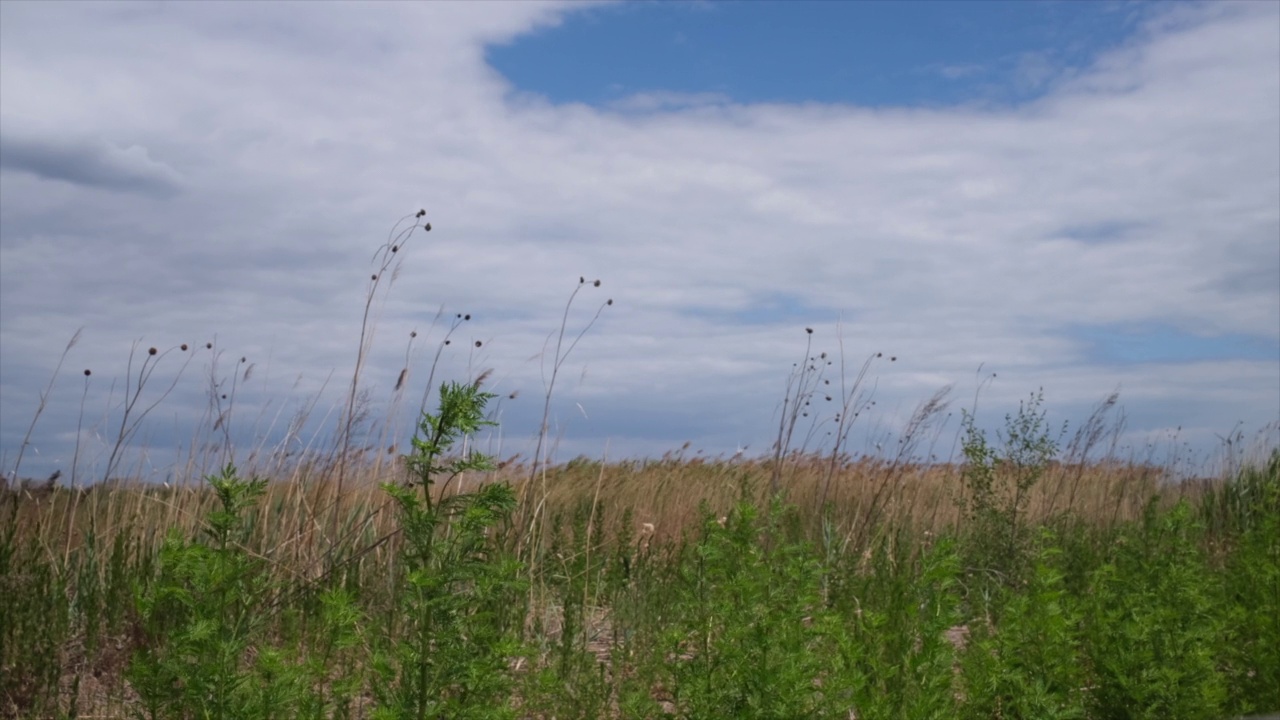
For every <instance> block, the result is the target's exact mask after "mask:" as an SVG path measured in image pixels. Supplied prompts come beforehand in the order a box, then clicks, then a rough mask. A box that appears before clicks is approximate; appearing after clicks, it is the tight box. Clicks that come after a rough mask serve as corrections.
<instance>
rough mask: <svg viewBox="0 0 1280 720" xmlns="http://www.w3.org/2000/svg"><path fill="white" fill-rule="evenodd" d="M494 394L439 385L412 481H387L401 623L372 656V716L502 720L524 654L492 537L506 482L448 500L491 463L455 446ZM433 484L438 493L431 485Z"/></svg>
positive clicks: (502, 518)
mask: <svg viewBox="0 0 1280 720" xmlns="http://www.w3.org/2000/svg"><path fill="white" fill-rule="evenodd" d="M493 397H494V395H493V394H492V393H487V392H482V391H481V390H480V388H479V384H478V383H475V384H462V383H445V384H444V385H442V386H441V388H440V407H439V411H438V412H437V414H435V415H431V414H426V415H424V417H423V419H422V422H421V424H420V426H419V434H418V435H417V436H415V437H414V439H413V448H414V453H413V455H412V456H411V457H410V458H409V468H410V470H411V472H412V478H413V479H412V482H410V483H409V484H407V485H404V486H400V485H390V484H388V485H384V486H383V487H384V489H385V490H386V492H387V493H388V494H389V495H390V496H391V497H392V499H393V500H394V501H395V503H396V506H397V510H398V517H399V522H400V526H401V528H402V531H403V535H404V538H403V540H404V542H403V546H402V550H401V558H400V559H401V562H402V566H403V571H404V577H403V581H402V582H403V584H402V587H401V593H400V610H401V615H400V617H401V623H402V624H401V627H400V628H398V640H397V641H396V642H395V644H394V645H393V646H392V647H391V648H390V649H389V651H387V652H385V653H383V654H382V655H381V656H380V657H379V658H378V660H377V669H378V675H379V681H378V687H377V688H376V694H377V695H378V699H379V701H380V703H379V704H380V707H379V708H378V710H377V711H376V713H375V717H377V718H403V719H406V720H407V719H408V718H416V719H417V720H423V719H424V718H508V717H513V716H514V712H515V711H514V709H513V708H512V706H511V702H510V689H511V687H512V679H511V667H510V665H511V661H512V659H513V658H515V657H516V656H517V655H518V654H519V652H520V650H521V647H520V643H519V642H518V638H517V635H516V631H517V629H518V627H519V621H520V619H521V618H522V617H523V615H522V611H523V607H522V605H521V603H520V602H519V600H520V598H521V597H522V595H521V593H522V591H523V587H524V586H523V583H522V581H521V580H520V564H519V563H518V562H516V561H515V560H514V559H513V558H511V557H510V556H508V555H507V554H506V553H505V552H504V551H503V549H502V544H501V543H500V542H499V541H498V538H495V537H492V534H493V533H494V532H495V531H497V530H499V529H500V527H501V526H502V525H503V524H504V523H506V522H507V521H508V520H509V519H510V516H511V513H512V512H513V511H514V510H515V505H516V499H515V494H514V492H513V491H512V489H511V488H510V486H508V485H505V484H488V485H484V486H481V487H480V488H479V489H477V490H475V491H474V492H467V493H463V492H456V493H454V494H449V493H448V489H449V486H450V485H451V484H453V483H454V482H460V477H461V476H462V474H463V473H465V472H472V471H483V470H488V469H490V468H491V467H492V463H491V461H490V459H489V458H488V457H486V456H485V455H483V454H481V453H478V452H474V451H472V452H463V453H462V454H459V455H450V452H451V451H452V450H453V448H454V446H455V445H456V444H457V443H458V442H459V441H461V440H463V439H465V438H466V437H468V436H469V435H471V434H472V433H474V432H476V431H477V430H479V429H481V428H482V427H485V426H487V425H492V424H493V423H491V422H489V421H486V420H485V419H484V417H485V413H484V409H485V405H486V403H487V402H488V401H489V400H490V399H492V398H493ZM437 483H439V488H436V487H434V486H435V485H436V484H437Z"/></svg>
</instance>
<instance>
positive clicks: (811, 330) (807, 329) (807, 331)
mask: <svg viewBox="0 0 1280 720" xmlns="http://www.w3.org/2000/svg"><path fill="white" fill-rule="evenodd" d="M804 331H805V332H806V333H808V334H810V335H812V334H813V328H805V329H804Z"/></svg>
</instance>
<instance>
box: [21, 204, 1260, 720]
mask: <svg viewBox="0 0 1280 720" xmlns="http://www.w3.org/2000/svg"><path fill="white" fill-rule="evenodd" d="M421 217H422V215H421V214H419V215H416V216H414V217H413V220H414V221H415V224H414V225H413V227H414V228H416V227H419V225H417V224H416V221H418V220H420V219H421ZM411 229H412V228H411ZM404 237H405V236H404V235H403V234H399V235H397V234H395V233H393V235H392V237H391V238H390V239H389V240H388V243H387V244H386V246H385V247H384V248H383V249H382V250H381V251H380V254H379V255H378V256H377V258H375V261H376V263H378V265H377V269H378V272H377V273H376V274H375V279H374V280H373V281H372V283H373V285H372V286H371V288H370V292H369V295H368V298H367V303H366V305H365V308H364V313H365V314H364V318H365V322H364V326H363V327H362V330H361V335H360V339H359V342H360V350H359V353H358V357H357V361H356V367H355V370H354V371H353V375H352V380H351V384H350V386H349V387H347V388H346V391H347V392H346V402H345V405H344V407H343V410H342V412H341V413H340V415H339V416H338V417H337V418H336V420H335V422H336V424H337V428H336V431H335V433H334V434H333V436H332V438H331V439H330V440H329V441H327V442H325V441H320V440H312V441H307V442H302V441H301V440H300V438H298V428H299V427H301V426H302V424H304V422H302V421H301V420H295V422H294V423H291V424H290V428H289V429H288V431H287V433H286V434H287V435H288V436H289V437H288V438H287V439H286V442H285V443H282V444H281V445H280V446H265V445H263V446H260V447H258V448H256V449H253V450H252V451H251V452H247V453H246V452H242V451H237V449H236V448H234V447H233V445H232V440H233V437H232V434H231V431H230V424H231V422H232V420H233V419H234V418H233V415H234V395H235V386H236V384H237V383H239V382H242V381H245V380H247V372H248V369H249V365H248V364H247V363H246V362H243V361H242V362H239V363H235V364H234V365H235V369H234V371H233V374H232V375H231V376H229V378H227V379H225V380H223V379H219V378H218V376H217V371H216V369H215V370H212V371H211V381H210V387H211V390H210V392H211V399H210V403H211V404H210V407H211V411H210V417H209V422H208V423H206V426H205V430H206V432H207V433H208V434H209V435H210V438H211V439H210V440H209V441H208V442H202V443H197V442H193V443H192V450H191V452H190V455H189V457H188V459H187V462H186V464H185V466H184V468H185V469H181V470H179V471H178V472H177V474H176V475H175V476H173V477H171V478H170V480H171V481H170V482H166V483H163V484H160V483H153V482H142V481H136V480H128V479H122V478H121V477H120V476H119V474H118V473H117V472H116V471H115V469H116V468H117V467H119V465H120V463H121V459H122V458H124V457H125V456H126V455H127V452H126V451H127V450H128V446H129V443H130V442H131V441H132V440H133V439H134V438H135V437H136V436H137V428H138V427H139V424H138V423H139V422H140V421H141V419H142V418H143V417H145V416H146V415H147V414H148V413H150V412H151V410H152V409H153V408H155V407H156V404H157V403H159V402H160V401H162V400H164V399H165V398H166V397H167V396H168V394H169V389H171V386H168V385H165V384H163V383H161V386H160V387H159V388H158V389H148V386H149V384H150V381H151V379H152V374H153V373H155V371H156V367H157V365H158V364H159V363H160V362H161V361H163V360H164V359H165V357H166V354H167V352H160V351H156V352H154V353H152V352H151V351H148V352H147V354H146V355H145V356H144V357H143V358H142V360H141V361H140V363H138V369H137V370H136V372H135V371H134V370H133V369H131V370H130V371H129V372H130V375H131V379H130V380H128V381H127V382H126V385H127V387H126V392H125V397H124V398H123V400H122V401H121V403H122V404H121V405H120V406H119V407H118V408H117V414H116V415H115V420H117V421H118V424H116V425H114V427H117V428H119V432H117V433H115V435H114V438H113V440H114V448H113V450H112V452H111V457H110V459H109V461H108V463H107V468H108V472H107V475H106V476H105V479H104V480H103V481H102V482H99V483H97V484H93V485H90V486H87V487H85V486H81V485H79V484H77V483H75V482H73V483H72V484H71V486H69V487H68V486H60V485H58V484H57V483H54V482H43V483H34V482H27V483H23V482H19V481H18V480H17V478H16V475H15V477H14V478H13V480H12V481H9V480H6V481H5V483H4V484H3V485H2V486H0V717H15V718H18V717H22V718H28V717H34V718H46V717H47V718H71V717H84V718H88V717H94V718H117V717H118V718H124V717H147V718H233V717H234V718H446V717H447V718H459V717H474V718H553V717H554V718H564V717H573V718H605V717H611V718H658V717H674V718H728V717H734V718H778V717H806V718H810V717H811V718H823V717H829V718H842V719H843V718H850V717H857V718H902V717H911V718H917V717H919V718H927V717H936V718H954V717H972V718H990V717H999V718H1046V717H1060V718H1131V717H1151V718H1156V717H1179V718H1221V717H1228V716H1232V715H1239V714H1246V713H1258V712H1268V711H1277V710H1280V651H1277V648H1280V451H1273V452H1272V453H1271V454H1270V455H1269V456H1266V457H1264V458H1263V459H1262V461H1261V462H1257V461H1254V462H1247V461H1244V460H1243V459H1242V456H1241V455H1240V453H1239V445H1240V437H1239V436H1238V434H1237V435H1233V436H1232V438H1231V442H1232V443H1233V444H1232V447H1231V448H1228V449H1229V450H1230V453H1229V454H1230V456H1231V458H1232V460H1231V462H1230V463H1228V464H1227V465H1226V466H1225V467H1224V468H1223V472H1222V473H1220V474H1219V475H1218V476H1216V477H1212V478H1209V479H1202V480H1199V481H1194V482H1192V481H1184V482H1175V481H1174V478H1173V477H1172V476H1171V472H1170V470H1169V469H1168V468H1167V467H1163V466H1161V465H1159V464H1156V463H1152V462H1148V461H1144V460H1141V459H1138V460H1134V459H1125V458H1122V457H1120V456H1119V455H1118V452H1117V449H1116V448H1117V446H1116V442H1115V441H1116V438H1118V437H1119V434H1120V432H1121V429H1122V424H1123V423H1122V419H1117V418H1115V417H1114V415H1113V414H1112V408H1114V407H1115V404H1116V399H1115V397H1114V396H1109V397H1108V398H1107V399H1105V400H1104V401H1103V402H1102V403H1100V404H1099V406H1098V407H1097V409H1096V410H1095V413H1094V414H1093V416H1092V417H1091V418H1090V419H1089V420H1088V421H1087V422H1086V423H1084V424H1083V425H1082V426H1081V428H1080V429H1078V430H1077V431H1076V432H1075V433H1074V434H1070V435H1068V434H1067V433H1066V431H1065V429H1057V428H1053V427H1051V426H1050V425H1049V424H1048V423H1047V420H1046V414H1045V411H1044V408H1043V407H1042V404H1041V399H1040V396H1039V395H1033V396H1031V397H1030V398H1028V399H1027V400H1026V401H1025V402H1024V403H1023V405H1022V406H1021V408H1020V409H1019V411H1018V412H1017V413H1015V414H1011V415H1010V416H1009V417H1008V418H1006V422H1005V424H1004V427H1003V428H1002V430H1001V431H999V432H997V433H996V434H995V435H994V436H991V437H989V436H988V435H987V434H986V433H984V432H983V431H981V430H979V429H978V427H977V424H976V423H975V422H974V421H973V419H972V416H970V415H968V414H967V413H966V416H965V420H966V421H965V423H964V424H963V426H962V431H961V434H960V436H959V437H958V438H957V442H958V444H959V445H960V452H959V453H958V455H957V457H959V458H961V459H960V460H958V461H953V462H948V461H946V460H940V459H937V458H935V457H933V455H934V453H933V448H934V447H935V446H936V445H937V443H938V442H939V440H940V438H939V436H938V433H939V432H940V430H939V427H940V426H939V423H937V422H936V421H937V419H938V418H939V417H940V416H941V415H942V413H943V412H944V410H945V408H946V407H947V395H946V393H945V392H940V393H939V394H937V395H936V396H934V397H932V398H930V399H928V400H926V401H925V402H923V403H922V404H921V406H920V408H919V409H918V410H917V412H916V413H915V415H914V416H913V418H912V419H911V421H910V422H909V423H908V424H907V426H906V428H905V429H904V432H903V433H902V436H901V437H900V438H899V439H898V442H897V445H896V447H895V448H894V449H893V450H892V451H890V452H887V453H885V454H884V456H882V457H866V456H854V455H851V454H849V453H848V452H847V451H846V450H845V441H846V440H847V436H848V428H849V427H850V425H851V424H852V423H853V422H854V420H855V418H857V416H859V415H860V414H862V413H863V412H865V411H867V410H868V409H869V408H870V407H871V402H870V400H869V397H868V396H867V395H866V394H864V393H863V392H862V390H861V388H862V387H863V380H864V379H865V377H866V375H867V372H868V369H869V368H870V367H871V366H872V364H873V363H874V362H877V361H881V360H883V358H881V357H879V356H871V357H870V358H868V360H867V361H866V362H865V363H864V364H862V365H861V366H860V367H861V370H859V371H858V372H857V374H856V375H855V376H854V377H852V378H844V377H843V375H844V359H843V357H842V356H843V351H842V352H841V357H838V358H828V357H824V356H822V354H820V353H814V352H813V351H812V348H811V346H808V345H807V346H806V348H805V355H804V363H803V364H797V366H796V368H795V371H794V373H793V375H792V376H791V378H790V380H789V381H788V383H787V385H786V389H785V400H784V403H783V407H782V412H781V413H780V423H779V433H778V441H777V443H776V444H775V446H774V448H773V449H772V451H771V452H770V453H769V454H767V455H765V456H763V457H758V458H752V457H743V456H741V455H737V456H734V457H732V458H724V457H721V458H704V457H700V456H698V457H687V456H686V455H685V452H684V449H681V450H678V451H673V452H671V453H669V454H668V455H666V456H664V457H662V458H659V459H653V460H643V461H639V460H636V461H612V462H611V461H607V460H606V459H601V460H592V459H588V458H577V459H574V460H570V461H568V462H563V463H559V464H557V463H552V462H551V461H550V460H549V453H547V452H546V446H545V443H546V442H547V437H546V427H545V420H544V427H543V431H542V432H541V433H540V443H542V444H540V445H539V449H538V450H537V451H535V453H534V455H533V456H532V457H530V458H526V459H521V458H518V457H517V458H511V459H508V460H506V461H504V462H501V463H499V462H496V461H495V459H492V458H489V457H487V456H485V455H483V454H481V453H479V452H477V448H478V447H479V446H480V445H479V444H478V443H477V441H476V438H475V437H474V436H475V434H476V433H477V432H479V431H481V430H482V429H484V428H485V427H488V426H491V425H492V424H493V423H494V418H495V417H496V416H495V414H494V408H492V407H489V402H490V401H491V400H494V399H496V398H495V396H494V395H492V394H490V393H488V392H486V391H485V390H484V388H483V383H484V380H485V376H486V373H483V372H481V373H479V374H478V375H477V376H476V377H473V378H468V379H466V380H465V381H463V382H449V383H443V384H442V385H441V386H440V389H439V391H438V393H437V394H436V396H435V397H436V402H435V403H434V404H432V403H429V402H428V396H427V395H424V400H423V406H422V410H423V411H422V413H421V416H420V418H419V420H420V422H419V425H418V428H417V432H416V434H415V435H414V437H413V438H412V440H411V441H410V442H409V444H408V446H407V448H408V451H407V452H404V453H401V452H394V453H391V454H388V453H386V452H383V451H382V447H383V446H385V445H386V444H388V442H387V441H388V435H394V432H392V431H391V430H389V429H388V428H393V427H395V424H394V422H393V421H392V420H387V421H386V422H385V423H384V425H383V427H382V429H381V431H380V432H379V433H378V434H374V433H372V432H370V436H371V437H375V436H376V437H377V438H378V443H376V445H377V447H374V448H373V450H372V451H369V450H366V449H365V447H364V446H365V445H366V444H367V443H362V442H357V435H358V433H357V430H358V429H359V428H361V427H363V426H365V425H366V424H367V423H368V422H369V420H368V418H367V408H365V407H363V406H362V401H361V399H360V398H361V397H362V392H361V382H362V381H361V374H362V371H363V370H362V369H363V367H364V362H365V358H366V357H367V355H368V352H369V347H370V342H371V341H372V338H373V326H374V324H375V323H374V319H376V315H377V302H376V301H377V299H378V298H379V297H381V295H380V294H378V293H380V292H382V291H383V290H385V289H386V287H387V286H388V285H389V284H390V282H391V280H392V279H393V277H394V269H395V267H396V266H397V265H398V263H399V262H401V261H402V259H403V257H404V253H403V250H404V242H403V241H404ZM383 278H385V280H384V279H383ZM380 283H385V284H380ZM585 285H586V282H585V280H582V281H580V282H579V289H581V288H582V287H584V286H585ZM576 294H577V290H575V291H574V295H573V296H571V297H570V299H569V302H568V303H567V305H566V309H565V315H564V317H563V318H562V320H561V323H560V327H559V331H558V333H556V332H553V334H552V337H554V338H556V343H555V349H554V357H552V356H550V355H548V358H547V360H548V363H549V366H548V367H549V368H550V371H549V375H548V379H547V383H546V387H545V391H546V394H545V397H544V402H545V407H546V408H549V407H550V399H551V395H552V393H553V392H554V386H555V377H556V374H557V373H558V370H559V368H560V365H561V364H562V363H563V361H564V358H565V356H566V355H567V354H568V353H569V352H570V351H572V350H573V348H574V346H575V345H576V343H577V342H578V341H579V340H580V339H581V338H582V337H583V335H584V334H585V333H586V332H587V331H588V330H589V329H590V328H591V327H592V326H593V324H594V322H595V319H594V317H599V311H600V310H602V309H603V308H604V307H607V306H608V303H607V302H606V303H605V304H604V305H601V306H600V308H599V309H598V310H597V311H596V315H595V316H594V317H593V319H591V320H590V321H588V322H586V323H583V324H582V325H581V326H580V329H579V330H578V331H576V332H571V331H569V329H568V328H569V325H570V324H569V310H570V308H571V307H572V304H573V301H574V297H576ZM463 317H464V316H463V315H461V314H460V315H459V316H458V318H457V322H454V323H452V324H451V327H450V328H449V329H448V330H447V331H446V334H445V336H444V338H443V339H440V340H437V343H438V344H437V348H436V349H437V352H436V360H437V361H438V359H439V357H440V353H441V352H442V351H443V350H444V348H445V346H446V344H447V343H448V342H449V337H450V335H451V334H452V332H453V331H454V330H456V329H457V327H458V326H459V323H461V322H463ZM467 317H469V316H467ZM566 337H567V338H568V342H567V343H566V342H565V339H566ZM412 340H413V338H411V342H412ZM72 344H74V341H73V343H72ZM68 349H70V345H69V346H68ZM205 349H206V350H213V348H212V344H210V345H209V346H206V348H205ZM178 352H187V348H186V347H185V346H184V347H182V348H181V349H180V350H179V351H178ZM215 357H216V353H215ZM190 358H191V354H188V355H186V356H185V358H184V361H183V362H184V364H183V366H182V368H180V369H179V370H178V373H177V375H179V376H180V375H181V372H182V370H183V369H185V363H186V362H190ZM889 360H890V361H891V360H892V358H890V359H889ZM60 362H61V361H60ZM828 363H830V364H828ZM837 363H838V364H837ZM242 366H243V367H242ZM130 367H131V368H133V367H134V364H133V362H132V358H131V364H130ZM435 369H436V366H435V364H434V363H433V365H432V367H431V369H430V372H429V384H430V383H432V382H434V380H435V377H434V375H435ZM408 371H409V368H408V363H407V361H406V368H405V369H404V370H402V372H401V378H400V381H398V382H397V388H396V392H397V393H400V392H402V391H403V383H404V376H405V375H406V374H407V373H408ZM837 374H838V375H840V376H841V377H836V375H837ZM87 377H88V376H86V378H87ZM827 381H832V382H831V383H828V382H827ZM166 388H169V389H166ZM826 388H833V389H831V390H828V389H826ZM51 390H52V384H51V385H50V386H49V388H48V389H46V391H45V392H43V393H41V395H40V402H41V405H40V408H41V410H42V409H43V407H44V404H45V402H46V401H47V396H48V393H49V392H50V391H51ZM428 392H430V391H428ZM828 393H829V394H830V397H832V398H833V399H832V400H831V401H830V403H831V405H830V407H832V408H834V410H833V411H831V412H834V415H829V416H827V417H826V418H823V419H819V418H818V417H814V416H813V415H816V414H817V413H818V412H820V411H819V410H817V409H815V405H817V406H819V407H821V406H822V405H823V404H824V403H827V402H828V401H826V399H825V398H826V397H828ZM224 394H225V395H227V397H226V398H225V401H224V399H223V398H222V395H224ZM396 398H397V400H396V401H395V402H394V403H393V407H398V406H399V400H398V398H399V395H396ZM41 410H38V411H37V419H39V416H40V413H41ZM310 412H311V408H307V409H305V410H304V413H306V414H309V413H310ZM806 413H812V415H807V414H806ZM837 418H838V419H837ZM824 423H825V425H824ZM33 426H34V422H33ZM823 427H831V428H834V430H832V432H833V433H834V436H833V437H832V438H831V439H829V440H827V441H820V440H819V439H818V438H819V435H820V433H822V432H824V431H823V429H822V428H823ZM390 444H397V438H395V437H391V438H390ZM284 445H292V446H293V449H291V450H288V451H285V450H284V449H283V447H284ZM299 445H301V446H302V448H303V450H302V451H301V452H299V451H298V450H297V446H299ZM196 447H202V448H204V451H203V454H202V453H201V452H197V451H196V450H195V448H196ZM237 458H238V459H240V461H241V462H240V463H239V465H237V464H235V463H233V462H231V461H232V460H235V459H237ZM211 468H212V469H213V471H212V472H211V471H210V469H211ZM16 469H17V468H16V467H15V470H16ZM75 474H76V473H74V472H73V476H74V475H75Z"/></svg>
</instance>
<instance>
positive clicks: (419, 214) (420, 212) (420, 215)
mask: <svg viewBox="0 0 1280 720" xmlns="http://www.w3.org/2000/svg"><path fill="white" fill-rule="evenodd" d="M426 214H427V211H426V210H419V211H418V215H417V217H422V216H423V215H426Z"/></svg>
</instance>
